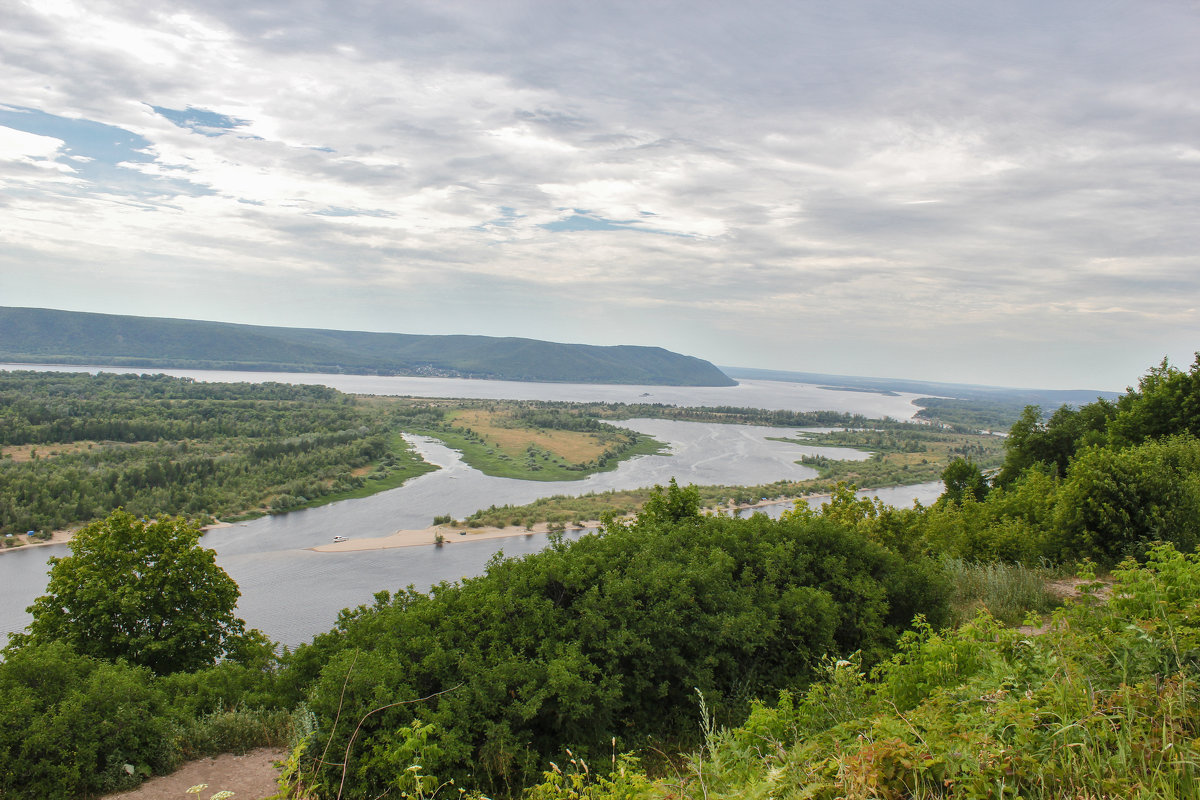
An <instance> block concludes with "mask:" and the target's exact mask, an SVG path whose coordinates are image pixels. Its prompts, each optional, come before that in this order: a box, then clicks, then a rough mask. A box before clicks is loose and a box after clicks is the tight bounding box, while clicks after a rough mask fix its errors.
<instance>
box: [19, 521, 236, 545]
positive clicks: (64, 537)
mask: <svg viewBox="0 0 1200 800" xmlns="http://www.w3.org/2000/svg"><path fill="white" fill-rule="evenodd" d="M231 524H232V523H229V522H214V523H213V524H211V525H205V526H204V527H202V528H201V529H200V532H201V533H204V532H206V531H211V530H214V529H215V528H228V527H229V526H230V525H231ZM80 530H82V527H80V528H76V529H74V530H61V531H55V532H54V533H52V534H50V538H49V539H46V540H44V541H43V540H42V539H30V538H29V534H26V533H21V534H14V535H13V539H17V540H18V541H20V542H21V544H16V545H12V546H11V547H5V546H3V545H0V553H14V552H16V551H17V550H28V549H29V548H31V547H48V546H50V545H52V544H67V543H68V542H70V541H71V540H72V539H74V538H75V534H76V533H78V532H79V531H80Z"/></svg>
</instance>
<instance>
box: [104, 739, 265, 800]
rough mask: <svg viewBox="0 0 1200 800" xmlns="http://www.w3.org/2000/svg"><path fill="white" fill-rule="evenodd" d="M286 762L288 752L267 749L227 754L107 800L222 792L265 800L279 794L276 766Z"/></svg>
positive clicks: (180, 798) (162, 799) (236, 799)
mask: <svg viewBox="0 0 1200 800" xmlns="http://www.w3.org/2000/svg"><path fill="white" fill-rule="evenodd" d="M285 758H287V751H286V750H275V749H273V748H270V747H263V748H259V749H258V750H251V751H250V752H249V753H246V754H245V755H241V756H235V755H230V754H228V753H226V754H223V755H219V756H217V757H215V758H202V759H200V760H199V761H189V762H188V763H186V764H184V765H183V766H182V767H180V768H179V769H177V770H175V771H174V772H172V773H171V774H170V775H163V776H161V777H158V778H151V779H150V780H148V781H146V782H145V783H143V784H142V785H141V786H139V787H138V788H136V789H134V790H133V791H129V792H122V793H121V794H110V795H106V796H105V797H104V800H192V798H199V800H208V798H210V797H212V796H213V795H214V794H216V793H217V792H220V791H230V792H233V800H265V798H268V797H270V796H271V795H273V794H275V793H276V792H278V791H279V787H278V786H277V785H276V783H275V780H276V778H278V777H279V769H278V768H277V767H276V766H275V762H277V761H282V760H283V759H285ZM201 783H206V784H208V787H207V788H206V789H204V790H203V791H201V792H200V794H198V795H197V794H188V791H187V790H188V789H189V788H191V787H193V786H196V785H197V784H201Z"/></svg>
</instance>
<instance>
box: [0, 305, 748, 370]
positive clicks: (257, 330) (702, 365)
mask: <svg viewBox="0 0 1200 800" xmlns="http://www.w3.org/2000/svg"><path fill="white" fill-rule="evenodd" d="M0 361H9V362H14V363H22V364H90V365H97V366H105V365H112V366H122V367H136V368H138V369H143V368H149V367H157V368H168V367H169V368H179V369H237V370H259V371H276V372H328V373H342V372H348V373H354V374H367V375H423V376H440V377H451V378H491V379H495V380H510V381H548V382H560V383H561V382H566V383H625V384H630V383H632V384H648V385H669V386H733V385H734V384H735V381H733V380H732V379H731V378H729V377H728V376H727V375H725V373H723V372H721V370H719V369H717V368H716V367H714V366H713V365H712V364H710V363H709V362H707V361H704V360H702V359H699V358H694V357H692V356H684V355H680V354H678V353H672V352H671V351H669V350H664V349H662V348H661V347H637V346H633V345H618V346H612V347H599V346H595V345H585V344H560V343H557V342H544V341H540V340H536V339H517V338H511V337H507V338H497V337H492V336H431V335H414V334H402V333H368V332H363V331H333V330H322V329H317V328H273V327H266V326H262V325H235V324H231V323H225V322H203V321H199V320H182V319H161V318H153V317H131V316H121V315H117V314H93V313H84V312H76V311H56V310H52V309H45V308H5V307H0Z"/></svg>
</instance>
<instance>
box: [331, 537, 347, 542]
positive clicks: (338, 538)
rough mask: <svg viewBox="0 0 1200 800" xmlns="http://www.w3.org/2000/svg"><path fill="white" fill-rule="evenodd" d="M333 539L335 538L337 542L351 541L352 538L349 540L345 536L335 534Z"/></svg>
mask: <svg viewBox="0 0 1200 800" xmlns="http://www.w3.org/2000/svg"><path fill="white" fill-rule="evenodd" d="M333 540H334V541H335V542H348V541H350V540H349V539H347V538H346V537H345V536H335V537H333Z"/></svg>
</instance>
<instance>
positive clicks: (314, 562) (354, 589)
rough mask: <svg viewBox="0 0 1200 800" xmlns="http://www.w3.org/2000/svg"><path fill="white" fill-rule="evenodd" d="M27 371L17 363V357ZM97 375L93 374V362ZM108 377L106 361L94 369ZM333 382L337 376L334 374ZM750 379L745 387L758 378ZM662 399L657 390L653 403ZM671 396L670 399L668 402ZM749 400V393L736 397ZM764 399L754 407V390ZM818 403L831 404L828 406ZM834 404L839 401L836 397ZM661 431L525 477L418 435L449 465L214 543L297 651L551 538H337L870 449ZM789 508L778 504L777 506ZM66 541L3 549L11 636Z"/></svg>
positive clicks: (714, 393) (846, 405)
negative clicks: (606, 463)
mask: <svg viewBox="0 0 1200 800" xmlns="http://www.w3.org/2000/svg"><path fill="white" fill-rule="evenodd" d="M14 368H15V365H14ZM81 369H83V368H81ZM92 371H94V368H92ZM167 372H168V373H169V374H178V375H186V376H190V377H195V378H197V379H201V380H250V379H254V380H280V381H283V380H289V381H292V382H304V383H324V384H326V385H333V386H334V388H338V389H341V390H343V391H353V392H359V393H373V394H413V395H418V396H439V397H504V398H514V399H563V400H581V401H583V400H605V401H608V402H665V403H672V404H680V405H754V406H757V407H762V408H787V409H791V410H816V409H833V410H838V411H850V412H853V413H863V414H868V415H870V416H883V415H884V414H887V415H890V416H893V417H901V416H903V417H908V416H911V414H912V412H913V410H915V408H914V407H913V406H912V405H911V404H910V403H911V397H909V398H908V399H905V398H898V397H893V396H885V395H866V394H864V393H861V392H831V391H827V390H821V389H818V388H817V387H811V386H809V387H805V386H803V385H800V384H783V383H779V384H778V385H776V383H777V382H774V381H747V382H744V384H755V385H753V386H750V387H747V389H746V391H744V392H743V393H741V394H737V393H735V392H733V391H732V390H734V389H738V388H740V387H729V388H725V387H720V388H710V387H699V388H690V387H689V388H684V387H626V386H587V385H581V384H522V383H512V382H503V381H452V380H450V379H435V378H390V377H376V376H340V375H338V376H313V375H286V374H282V373H242V372H214V371H167ZM327 379H333V380H327ZM744 384H743V385H744ZM643 393H651V397H649V398H647V397H643V396H642V395H643ZM660 395H661V396H660ZM735 395H736V396H737V397H738V398H739V399H738V400H736V401H735V400H732V399H731V398H732V397H734V396H735ZM751 397H752V398H753V402H748V401H747V399H746V398H751ZM817 398H820V399H821V400H823V401H824V402H823V404H821V403H818V404H815V405H813V403H817ZM834 401H838V402H837V404H836V405H835V404H834ZM620 424H621V425H622V426H624V427H629V428H632V429H634V430H637V431H640V432H643V433H647V434H650V435H652V436H654V437H655V438H656V439H658V440H659V441H662V442H664V443H666V444H667V445H668V446H669V453H665V454H661V455H652V456H642V457H639V458H635V459H632V460H629V461H624V462H622V463H621V465H620V466H619V467H618V468H617V469H616V470H614V471H612V472H604V473H598V474H595V475H591V476H589V477H588V478H586V479H584V480H580V481H557V482H544V481H522V480H515V479H510V478H494V477H490V476H487V475H484V474H482V473H481V472H479V471H478V470H475V469H473V468H471V467H469V466H467V465H466V464H465V463H464V462H463V461H462V459H461V457H460V456H459V454H458V453H457V452H456V451H454V450H451V449H449V448H447V447H445V446H444V445H442V444H441V443H440V442H438V441H436V440H433V439H429V438H426V437H417V436H412V437H408V438H409V441H410V442H412V444H413V445H414V446H415V447H416V449H417V450H418V451H419V452H420V453H421V455H422V457H424V458H425V459H426V460H427V461H429V462H430V463H433V464H436V465H438V466H439V467H440V469H438V470H437V471H436V472H431V473H427V474H425V475H422V476H420V477H417V478H414V479H412V480H410V481H409V482H408V483H406V484H405V485H403V486H401V487H399V488H397V489H392V490H390V491H387V492H381V493H379V494H376V495H373V496H371V497H366V498H361V499H356V500H345V501H342V502H338V503H331V504H329V505H326V506H320V507H318V508H312V509H306V510H302V511H295V512H291V513H289V514H283V515H279V516H271V517H263V518H261V519H257V520H252V521H248V522H243V523H238V524H236V525H232V526H229V527H225V528H218V529H215V530H212V531H210V532H209V533H208V534H206V535H205V537H204V544H205V545H206V546H208V547H211V548H213V549H214V550H215V551H216V552H217V561H218V563H219V564H220V565H221V566H222V567H223V568H224V569H225V570H226V571H227V572H228V573H229V574H230V575H231V576H232V577H233V578H234V580H236V581H237V582H238V585H239V587H240V588H241V590H242V597H241V600H240V602H239V604H238V613H239V615H240V616H241V617H242V618H243V619H245V620H246V622H247V624H248V625H250V626H251V627H257V628H260V629H261V630H263V631H264V632H265V633H266V634H267V635H268V636H270V637H271V638H272V639H275V640H277V641H280V642H282V643H284V644H287V645H289V646H295V645H297V644H299V643H301V642H303V641H307V640H308V639H311V638H312V636H313V635H314V634H316V633H320V632H322V631H325V630H328V629H329V628H330V627H331V626H332V625H333V623H334V621H335V620H336V618H337V613H338V611H340V610H341V609H343V608H347V607H353V606H356V605H359V604H362V603H369V602H371V599H372V595H373V594H374V593H375V592H377V591H379V590H381V589H387V590H389V591H394V590H396V589H399V588H403V587H405V586H408V585H413V586H415V587H416V588H418V589H421V590H424V589H427V588H429V587H430V586H432V585H434V584H436V583H439V582H441V581H447V580H448V581H454V580H458V579H460V578H461V577H463V576H470V575H478V574H480V573H481V572H482V571H483V569H484V567H485V565H486V564H487V562H488V560H489V559H490V558H492V556H493V555H494V554H495V553H496V552H497V551H499V550H502V551H503V552H504V554H505V555H508V556H519V555H524V554H526V553H531V552H535V551H537V550H539V549H541V548H542V547H543V546H544V545H545V536H544V535H541V534H536V535H530V536H515V537H510V538H506V539H488V540H475V541H471V540H470V538H469V537H466V538H465V539H458V537H455V538H456V541H452V542H451V543H450V545H449V546H446V547H442V548H435V547H428V548H425V547H405V548H397V549H393V550H369V551H359V552H350V553H317V552H314V551H312V550H310V549H308V548H311V547H313V546H314V545H317V544H324V543H327V542H329V541H330V540H331V538H332V537H333V536H335V535H341V536H347V537H352V538H353V537H363V536H385V535H387V534H390V533H392V532H394V531H396V530H399V529H409V528H423V527H425V526H427V525H429V524H430V523H431V521H432V519H433V517H434V516H437V515H440V514H450V515H452V516H454V517H455V518H462V517H465V516H467V515H469V514H470V513H471V512H473V511H475V510H476V509H479V508H485V507H487V506H490V505H493V504H495V505H504V504H513V505H519V504H524V503H528V502H531V501H533V500H535V499H537V498H539V497H547V496H551V495H555V494H583V493H586V492H593V491H606V490H608V489H630V488H637V487H642V486H652V485H655V484H665V483H667V482H668V481H669V480H670V479H671V478H672V477H673V478H675V479H676V480H677V481H678V482H679V483H680V484H681V485H686V484H689V483H695V484H740V485H751V484H758V483H769V482H771V481H775V480H780V479H784V478H790V479H799V478H806V477H812V476H814V475H815V473H814V471H813V470H811V469H810V468H808V467H804V466H801V465H799V464H796V463H795V462H796V460H797V459H799V458H800V456H801V455H805V454H808V455H834V454H836V455H837V456H838V457H839V458H847V457H851V458H865V457H867V454H866V453H862V452H857V451H847V450H845V449H840V448H839V449H836V450H834V449H832V448H822V447H810V446H804V445H797V444H790V443H787V442H776V441H769V440H768V438H767V437H773V436H794V435H795V433H796V432H797V429H795V428H769V427H754V426H743V425H719V424H714V423H700V422H682V421H675V420H662V419H637V420H630V421H626V422H622V423H620ZM940 493H941V484H940V483H938V482H934V483H929V484H921V485H918V486H909V487H900V488H899V489H892V490H880V491H878V492H872V493H870V494H877V495H879V496H881V497H882V498H883V499H884V500H885V502H889V503H893V504H896V505H908V504H910V503H911V502H912V500H913V499H914V498H917V499H920V500H921V502H924V503H928V502H931V501H932V500H933V499H935V498H936V497H937V496H938V495H939V494H940ZM784 507H785V506H776V507H773V508H769V509H767V511H768V513H775V514H777V513H778V512H779V511H781V510H783V508H784ZM67 552H68V551H67V549H66V546H65V545H58V546H51V547H38V548H29V549H28V550H25V551H23V552H10V553H5V554H4V555H2V556H0V587H3V589H2V590H0V592H2V594H0V597H2V599H3V602H2V603H0V634H4V638H7V634H8V633H10V632H13V631H16V630H20V629H21V628H23V627H24V626H25V625H26V624H27V622H28V615H27V614H26V613H25V612H24V609H25V607H26V606H28V605H29V604H30V603H31V602H32V601H33V599H34V598H35V597H37V596H38V595H39V594H41V592H42V591H44V588H45V583H46V575H45V570H46V567H45V563H46V559H47V558H49V557H50V556H54V555H65V554H66V553H67Z"/></svg>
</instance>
